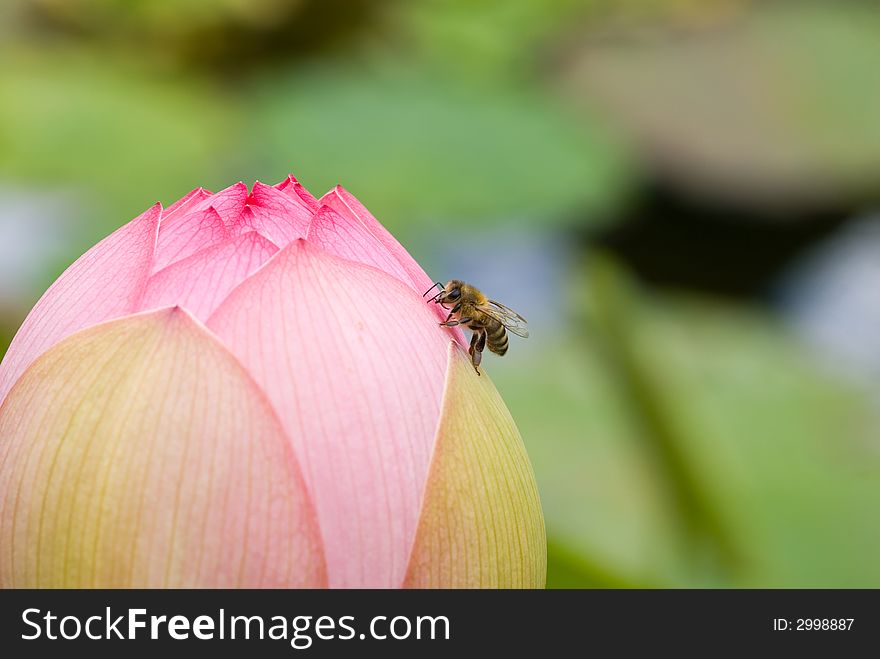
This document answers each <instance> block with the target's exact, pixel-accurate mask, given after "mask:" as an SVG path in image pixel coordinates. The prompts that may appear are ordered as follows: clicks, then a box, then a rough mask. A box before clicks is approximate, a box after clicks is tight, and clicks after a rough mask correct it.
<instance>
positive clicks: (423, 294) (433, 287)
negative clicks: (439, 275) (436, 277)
mask: <svg viewBox="0 0 880 659" xmlns="http://www.w3.org/2000/svg"><path fill="white" fill-rule="evenodd" d="M438 287H439V288H440V290H441V291H442V290H443V284H441V283H440V282H439V281H438V282H436V283H435V284H434V285H433V286H431V288H429V289H428V290H426V291H425V292H424V293H422V297H425V296H426V295H427V294H428V293H430V292H431V291H433V290H434V289H435V288H438Z"/></svg>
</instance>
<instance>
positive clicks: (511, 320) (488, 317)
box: [422, 279, 529, 375]
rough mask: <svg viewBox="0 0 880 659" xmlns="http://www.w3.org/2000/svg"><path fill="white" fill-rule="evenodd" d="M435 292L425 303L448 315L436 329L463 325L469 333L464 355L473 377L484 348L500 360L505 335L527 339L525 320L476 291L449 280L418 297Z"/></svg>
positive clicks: (458, 281)
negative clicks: (468, 359)
mask: <svg viewBox="0 0 880 659" xmlns="http://www.w3.org/2000/svg"><path fill="white" fill-rule="evenodd" d="M435 288H439V289H440V290H439V292H438V293H437V294H436V295H435V296H434V297H432V298H431V299H430V300H429V302H433V303H434V304H439V305H440V306H442V307H443V308H444V309H449V315H448V316H447V317H446V320H445V321H444V322H442V323H440V325H441V326H442V327H455V326H457V325H464V326H466V327H467V328H468V329H469V330H471V332H473V335H472V336H471V346H470V348H468V353H469V354H470V356H471V363H472V364H473V365H474V370H476V372H477V375H480V362H481V361H482V358H483V350H484V349H485V348H487V347H488V348H489V350H490V351H492V352H494V353H495V354H496V355H499V356H501V355H504V354H505V353H506V352H507V343H508V341H507V332H510V333H512V334H516V335H517V336H521V337H523V338H527V337H528V336H529V332H528V330H527V329H526V319H525V318H523V317H522V316H520V315H519V314H518V313H517V312H515V311H514V310H513V309H511V308H509V307H506V306H504V305H503V304H501V303H500V302H496V301H495V300H490V299H489V298H487V297H486V296H485V295H483V293H482V292H481V291H480V290H479V289H478V288H476V287H474V286H471V285H470V284H466V283H464V282H463V281H461V280H459V279H453V280H451V281H449V282H447V284H446V285H445V286H444V285H443V284H441V283H440V282H437V283H436V284H434V285H433V286H431V288H429V289H428V290H427V291H425V293H424V294H423V295H422V297H424V296H425V295H427V294H428V293H430V292H431V291H432V290H433V289H435Z"/></svg>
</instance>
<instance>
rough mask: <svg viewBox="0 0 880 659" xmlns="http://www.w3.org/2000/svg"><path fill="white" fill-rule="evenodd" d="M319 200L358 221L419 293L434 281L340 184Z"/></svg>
mask: <svg viewBox="0 0 880 659" xmlns="http://www.w3.org/2000/svg"><path fill="white" fill-rule="evenodd" d="M319 201H320V203H321V204H322V205H325V206H329V207H330V208H332V209H333V210H335V211H336V212H337V213H339V214H340V215H342V216H343V217H347V218H349V219H350V220H355V221H357V222H360V223H361V224H362V225H363V226H364V228H366V229H367V231H369V232H370V233H372V234H373V235H374V236H376V239H377V240H378V241H379V242H380V243H381V244H382V245H384V246H385V249H386V250H388V251H389V252H390V253H391V255H392V256H393V257H394V258H395V259H396V260H397V261H398V263H400V265H401V266H402V267H403V269H404V270H405V271H406V273H407V274H408V275H409V281H410V284H411V286H412V289H413V290H414V291H416V292H417V293H418V294H419V295H421V294H422V293H423V292H424V291H425V289H426V288H428V286H430V285H431V284H433V283H434V282H433V281H432V280H431V278H430V277H429V276H428V275H427V274H426V273H425V271H424V270H422V267H421V266H420V265H419V264H418V263H416V260H415V259H414V258H413V257H412V256H410V255H409V252H407V251H406V250H405V249H404V248H403V247H402V246H401V245H400V243H399V242H397V239H396V238H395V237H394V236H392V235H391V234H390V233H389V232H388V230H387V229H386V228H385V227H383V226H382V225H381V224H380V223H379V221H378V220H377V219H376V218H375V217H373V216H372V214H370V211H368V210H367V209H366V208H365V207H364V205H363V204H361V202H359V201H358V200H357V199H356V198H355V196H354V195H353V194H351V193H350V192H349V191H348V190H346V189H345V188H343V187H342V186H341V185H337V186H336V187H335V188H334V189H333V190H331V191H330V192H328V193H327V194H325V195H324V196H323V197H321V199H320V200H319Z"/></svg>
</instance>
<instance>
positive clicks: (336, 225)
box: [308, 206, 410, 286]
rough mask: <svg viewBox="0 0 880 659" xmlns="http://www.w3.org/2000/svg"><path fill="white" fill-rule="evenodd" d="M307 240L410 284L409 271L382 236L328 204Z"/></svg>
mask: <svg viewBox="0 0 880 659" xmlns="http://www.w3.org/2000/svg"><path fill="white" fill-rule="evenodd" d="M308 241H309V242H310V243H314V244H315V245H318V246H319V247H321V249H323V250H324V251H326V252H329V253H330V254H335V255H336V256H339V257H342V258H344V259H348V260H349V261H356V262H358V263H363V264H364V265H371V266H373V267H374V268H379V270H382V271H383V272H386V273H388V274H389V275H391V276H392V277H395V278H396V279H398V280H400V282H401V283H402V284H404V285H406V286H409V285H410V279H409V275H408V274H407V272H406V271H405V270H404V269H403V266H401V265H400V262H399V261H398V260H397V259H395V258H394V256H392V255H391V252H389V251H388V250H387V249H385V247H384V246H383V245H382V243H380V242H379V239H378V238H376V237H375V236H374V235H373V234H372V233H370V232H369V231H368V230H367V229H366V227H364V225H363V224H361V223H360V222H358V221H357V220H351V219H348V218H345V217H343V216H341V215H340V214H339V213H337V212H336V211H334V210H333V209H332V208H330V207H329V206H321V209H320V210H319V211H318V212H317V213H315V216H314V217H313V218H312V225H311V227H309V236H308Z"/></svg>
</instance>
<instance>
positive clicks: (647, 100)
mask: <svg viewBox="0 0 880 659" xmlns="http://www.w3.org/2000/svg"><path fill="white" fill-rule="evenodd" d="M583 42H584V43H583V45H582V46H578V47H574V48H572V49H571V51H570V52H569V54H568V55H567V56H566V59H567V64H566V69H567V72H566V74H565V76H564V80H565V86H566V87H567V89H568V93H569V94H570V95H572V96H573V97H576V98H580V99H582V100H583V101H584V103H585V105H586V106H587V107H588V108H589V109H590V110H591V111H595V108H596V106H597V104H598V105H600V106H602V107H604V108H606V110H607V111H609V112H610V113H612V114H613V115H614V117H615V121H616V122H618V124H619V125H621V126H623V127H624V129H625V130H626V132H628V133H631V134H632V135H633V136H634V141H636V142H637V143H638V144H639V145H640V147H641V149H642V152H643V153H644V155H645V156H646V157H647V159H648V160H649V161H650V162H651V163H652V164H653V169H654V171H656V172H658V173H660V175H661V176H663V177H665V178H667V179H671V180H673V181H674V182H675V183H676V185H678V186H681V187H684V188H688V189H691V190H693V189H696V190H698V191H701V192H703V193H708V194H711V195H713V196H715V197H721V198H723V199H724V201H725V202H727V203H731V204H734V205H741V204H760V205H762V206H769V207H771V208H776V207H781V208H783V209H791V208H793V207H794V208H815V207H816V206H821V205H826V206H828V205H830V206H832V207H837V206H839V205H843V204H844V203H845V202H846V200H852V199H853V198H856V199H866V198H867V199H873V200H876V199H877V198H878V194H877V189H878V182H880V122H878V121H877V119H876V118H877V116H878V114H880V84H878V83H880V74H878V72H880V48H878V43H880V12H878V6H877V5H876V4H875V3H870V2H852V1H849V0H846V1H843V2H835V3H828V2H774V3H762V4H759V5H758V6H757V7H756V8H755V9H754V10H752V11H749V12H744V13H743V14H742V15H739V16H737V17H736V20H731V21H729V22H727V23H725V24H724V25H723V26H721V27H718V28H715V29H706V30H699V31H694V32H692V33H688V34H681V33H680V32H675V31H668V32H661V33H657V32H653V33H651V34H649V35H640V34H638V33H631V34H628V35H627V33H626V32H623V33H621V34H618V35H617V38H615V39H612V38H608V37H607V35H606V38H603V39H589V38H586V39H584V40H583Z"/></svg>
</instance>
